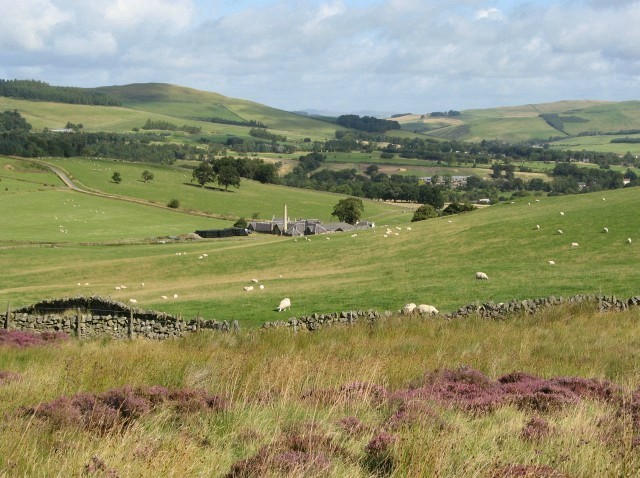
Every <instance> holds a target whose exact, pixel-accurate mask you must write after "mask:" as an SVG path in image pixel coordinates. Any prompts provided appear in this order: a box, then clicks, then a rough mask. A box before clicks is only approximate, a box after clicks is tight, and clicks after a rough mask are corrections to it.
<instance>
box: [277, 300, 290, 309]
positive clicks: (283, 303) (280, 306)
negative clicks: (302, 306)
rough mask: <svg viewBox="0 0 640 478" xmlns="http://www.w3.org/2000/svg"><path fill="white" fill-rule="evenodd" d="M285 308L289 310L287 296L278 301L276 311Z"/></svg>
mask: <svg viewBox="0 0 640 478" xmlns="http://www.w3.org/2000/svg"><path fill="white" fill-rule="evenodd" d="M285 309H289V310H291V299H289V297H285V298H284V299H282V300H281V301H280V305H279V306H278V312H282V311H283V310H285Z"/></svg>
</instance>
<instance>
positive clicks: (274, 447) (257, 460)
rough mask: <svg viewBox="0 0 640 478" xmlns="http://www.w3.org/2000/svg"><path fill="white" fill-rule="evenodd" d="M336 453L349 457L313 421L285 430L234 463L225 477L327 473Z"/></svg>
mask: <svg viewBox="0 0 640 478" xmlns="http://www.w3.org/2000/svg"><path fill="white" fill-rule="evenodd" d="M334 456H341V457H344V456H348V452H347V451H346V450H344V449H343V448H342V447H340V446H339V445H337V444H335V442H334V440H333V438H332V437H331V436H329V435H326V434H323V433H321V432H320V431H318V429H317V427H316V426H314V425H313V424H311V425H308V426H302V427H297V428H292V429H290V430H287V431H285V432H284V433H283V434H282V435H281V436H280V437H278V439H277V440H276V441H275V442H274V443H272V444H270V445H266V446H264V447H262V448H261V449H260V450H259V451H258V453H256V454H255V455H253V456H251V457H249V458H247V459H244V460H241V461H238V462H236V463H234V464H233V465H232V467H231V470H230V471H229V473H227V474H226V475H225V477H226V478H243V477H246V478H249V477H252V478H253V477H258V476H264V475H268V474H269V473H273V472H279V473H294V474H295V476H300V477H311V476H327V474H328V471H329V470H330V469H331V467H332V464H331V459H330V458H331V457H334Z"/></svg>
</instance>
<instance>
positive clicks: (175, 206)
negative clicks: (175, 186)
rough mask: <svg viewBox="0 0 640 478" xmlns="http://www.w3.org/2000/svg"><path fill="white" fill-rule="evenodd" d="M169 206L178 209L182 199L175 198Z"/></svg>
mask: <svg viewBox="0 0 640 478" xmlns="http://www.w3.org/2000/svg"><path fill="white" fill-rule="evenodd" d="M167 207H170V208H171V209H178V208H179V207H180V201H179V200H177V199H175V198H174V199H172V200H171V201H169V202H168V203H167Z"/></svg>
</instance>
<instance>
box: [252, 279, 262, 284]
mask: <svg viewBox="0 0 640 478" xmlns="http://www.w3.org/2000/svg"><path fill="white" fill-rule="evenodd" d="M251 282H253V283H254V284H257V283H258V282H260V281H259V280H258V279H251Z"/></svg>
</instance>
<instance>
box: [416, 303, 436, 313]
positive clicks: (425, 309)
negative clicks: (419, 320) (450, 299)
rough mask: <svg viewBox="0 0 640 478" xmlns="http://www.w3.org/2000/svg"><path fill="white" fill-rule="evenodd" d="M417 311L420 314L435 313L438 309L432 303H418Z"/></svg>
mask: <svg viewBox="0 0 640 478" xmlns="http://www.w3.org/2000/svg"><path fill="white" fill-rule="evenodd" d="M418 312H419V313H420V314H429V315H436V314H437V313H438V309H436V308H435V307H434V306H432V305H427V304H420V305H419V306H418Z"/></svg>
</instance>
